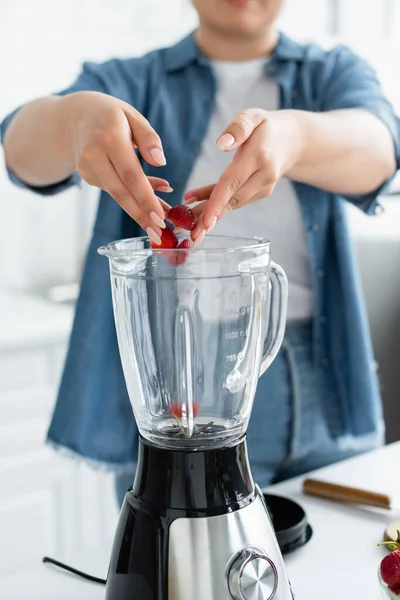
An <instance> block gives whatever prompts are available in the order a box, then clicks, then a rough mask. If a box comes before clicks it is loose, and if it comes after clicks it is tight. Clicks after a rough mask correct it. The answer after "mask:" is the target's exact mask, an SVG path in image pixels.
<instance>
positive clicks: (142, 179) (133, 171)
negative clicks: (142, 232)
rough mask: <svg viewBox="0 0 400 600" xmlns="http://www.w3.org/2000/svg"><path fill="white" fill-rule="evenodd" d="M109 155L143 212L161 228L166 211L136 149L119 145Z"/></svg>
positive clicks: (111, 149)
mask: <svg viewBox="0 0 400 600" xmlns="http://www.w3.org/2000/svg"><path fill="white" fill-rule="evenodd" d="M109 153H110V154H109V158H110V161H111V163H112V165H113V167H114V169H115V170H116V172H117V173H118V175H119V177H120V179H121V181H122V182H123V184H124V186H125V187H126V188H127V189H128V190H129V191H130V193H131V194H132V196H134V197H135V198H136V200H137V201H138V202H139V204H140V205H141V207H142V210H143V211H144V212H147V213H148V214H149V215H150V218H151V219H152V220H153V221H154V223H156V225H159V226H161V222H160V220H161V221H163V220H164V210H163V208H162V207H161V204H160V201H159V200H158V198H157V197H156V196H155V194H154V191H153V188H152V187H151V184H150V182H149V180H148V179H147V177H146V176H145V174H144V173H143V169H142V165H141V164H140V162H139V159H138V157H137V156H136V153H135V151H134V149H133V148H132V147H130V148H127V147H126V146H125V145H120V144H119V145H115V146H114V147H113V148H110V150H109Z"/></svg>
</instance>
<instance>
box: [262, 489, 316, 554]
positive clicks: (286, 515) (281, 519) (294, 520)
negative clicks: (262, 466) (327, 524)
mask: <svg viewBox="0 0 400 600" xmlns="http://www.w3.org/2000/svg"><path fill="white" fill-rule="evenodd" d="M264 499H265V502H266V504H267V507H268V510H269V513H270V515H271V519H272V524H273V526H274V529H275V534H276V538H277V540H278V544H279V547H280V549H281V552H282V554H289V553H290V552H294V551H295V550H298V549H299V548H301V547H302V546H304V545H305V544H307V542H309V540H310V539H311V537H312V533H313V532H312V529H311V526H310V525H309V523H308V521H307V516H306V513H305V512H304V510H303V509H302V507H301V506H300V505H299V504H297V502H294V501H293V500H289V498H284V497H282V496H273V495H272V494H264Z"/></svg>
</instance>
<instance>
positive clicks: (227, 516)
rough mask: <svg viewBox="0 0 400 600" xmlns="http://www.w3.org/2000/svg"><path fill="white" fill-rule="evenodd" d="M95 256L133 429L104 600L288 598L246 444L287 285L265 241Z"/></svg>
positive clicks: (276, 344) (141, 244) (125, 249)
mask: <svg viewBox="0 0 400 600" xmlns="http://www.w3.org/2000/svg"><path fill="white" fill-rule="evenodd" d="M99 253H100V254H102V255H105V256H107V257H108V258H109V262H110V274H111V286H112V299H113V309H114V317H115V324H116V330H117V337H118V345H119V350H120V355H121V361H122V366H123V371H124V376H125V380H126V385H127V389H128V393H129V397H130V401H131V404H132V408H133V412H134V416H135V419H136V423H137V426H138V430H139V452H138V463H137V470H136V476H135V480H134V483H133V486H132V487H131V488H130V489H129V490H128V492H127V494H126V496H125V500H124V503H123V506H122V509H121V513H120V517H119V523H118V527H117V531H116V534H115V540H114V545H113V549H112V555H111V561H110V567H109V572H108V577H107V586H106V599H107V600H128V599H129V600H189V599H190V600H272V599H275V600H291V599H292V598H293V595H292V592H291V588H290V584H289V581H288V578H287V575H286V573H285V568H284V564H283V559H282V555H281V552H280V549H279V546H278V543H277V540H276V537H275V533H274V529H273V526H272V522H271V518H270V515H269V513H268V509H267V507H266V505H265V501H264V498H263V495H262V493H261V491H260V489H259V488H258V487H257V485H255V483H254V481H253V477H252V474H251V470H250V466H249V460H248V455H247V446H246V429H247V425H248V421H249V418H250V414H251V409H252V404H253V400H254V395H255V391H256V386H257V380H258V377H259V376H260V375H261V374H263V373H264V372H265V370H266V369H267V368H268V367H269V365H270V364H271V363H272V361H273V360H274V358H275V356H276V354H277V352H278V350H279V348H280V346H281V343H282V340H283V335H284V329H285V319H286V307H287V279H286V276H285V273H284V271H283V270H282V268H281V267H280V266H279V265H277V264H275V263H274V262H273V261H271V256H270V254H271V249H270V243H269V242H268V241H266V240H263V239H259V238H235V237H225V236H207V238H206V239H205V240H204V242H203V243H202V245H201V246H200V247H198V248H193V249H173V250H167V249H163V248H159V249H155V248H152V247H151V244H150V241H149V239H148V238H145V237H143V238H134V239H128V240H121V241H117V242H113V243H111V244H109V245H108V246H105V247H102V248H100V249H99ZM265 402H268V398H265Z"/></svg>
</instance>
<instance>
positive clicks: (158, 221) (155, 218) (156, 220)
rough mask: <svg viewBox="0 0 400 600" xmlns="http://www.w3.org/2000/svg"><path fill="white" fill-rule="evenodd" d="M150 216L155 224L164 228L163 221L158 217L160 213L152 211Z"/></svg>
mask: <svg viewBox="0 0 400 600" xmlns="http://www.w3.org/2000/svg"><path fill="white" fill-rule="evenodd" d="M150 217H151V219H152V221H154V223H155V224H156V225H158V226H159V227H161V229H165V227H166V225H165V223H164V220H163V219H162V218H161V217H160V215H158V214H157V213H156V212H154V211H153V212H151V213H150Z"/></svg>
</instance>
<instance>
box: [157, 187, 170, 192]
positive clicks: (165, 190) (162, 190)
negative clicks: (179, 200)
mask: <svg viewBox="0 0 400 600" xmlns="http://www.w3.org/2000/svg"><path fill="white" fill-rule="evenodd" d="M173 191H174V188H172V187H171V186H170V185H160V186H159V187H158V188H157V192H173Z"/></svg>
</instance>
